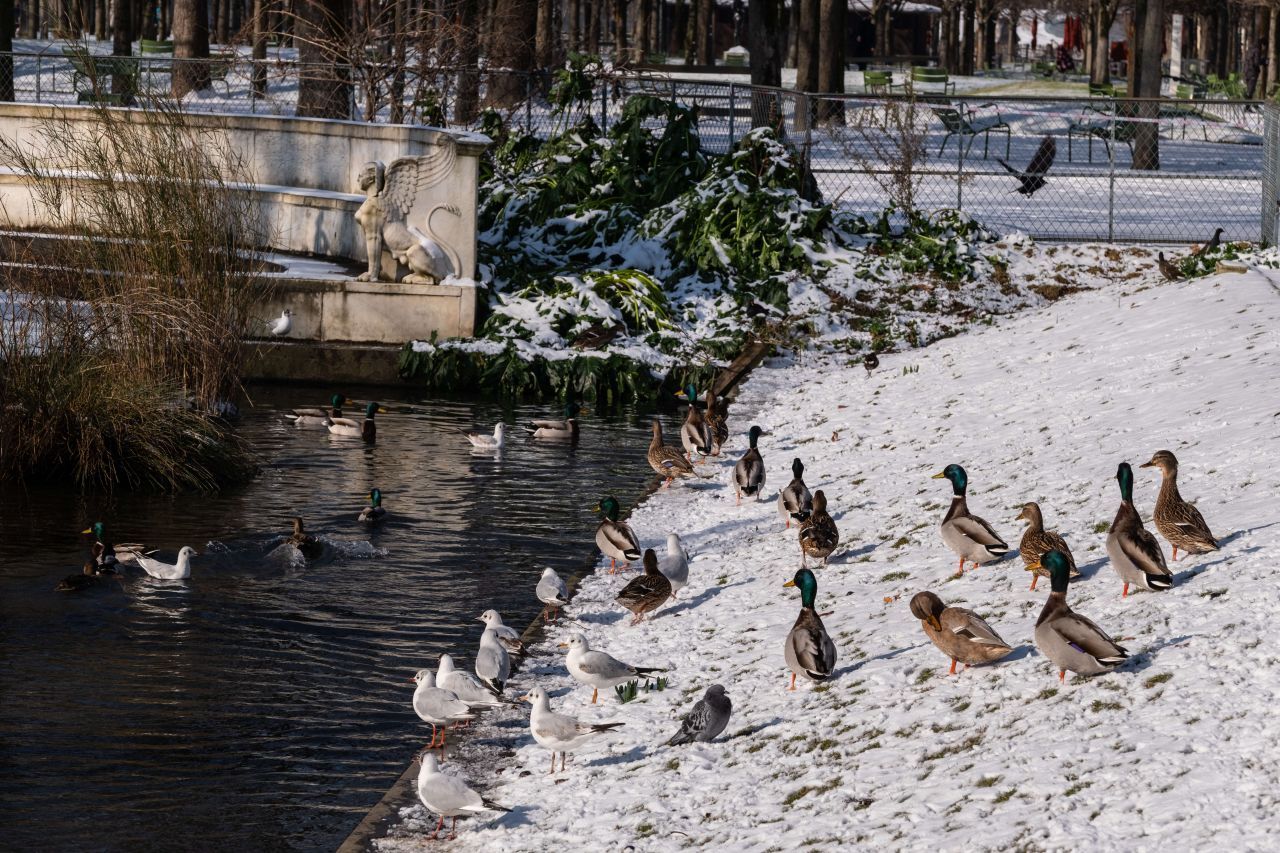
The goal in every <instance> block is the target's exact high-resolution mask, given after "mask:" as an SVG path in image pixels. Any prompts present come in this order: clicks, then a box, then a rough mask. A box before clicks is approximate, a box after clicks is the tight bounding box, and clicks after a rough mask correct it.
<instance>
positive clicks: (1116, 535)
mask: <svg viewBox="0 0 1280 853" xmlns="http://www.w3.org/2000/svg"><path fill="white" fill-rule="evenodd" d="M1116 480H1117V481H1118V482H1119V483H1120V509H1118V510H1117V511H1116V518H1115V521H1113V522H1111V531H1110V532H1109V533H1108V534H1107V556H1108V557H1110V558H1111V568H1113V569H1115V570H1116V574H1117V575H1119V576H1120V580H1121V582H1122V583H1124V589H1123V590H1122V591H1121V593H1120V597H1121V598H1124V597H1125V596H1127V595H1128V594H1129V585H1130V584H1133V585H1134V586H1137V587H1139V588H1141V589H1147V590H1151V591H1152V592H1159V591H1161V590H1166V589H1171V588H1172V587H1173V572H1171V571H1169V567H1168V566H1167V565H1165V562H1164V552H1163V551H1161V550H1160V543H1159V542H1157V541H1156V537H1155V536H1153V535H1152V534H1151V531H1149V530H1147V529H1146V528H1145V527H1143V526H1142V517H1141V516H1140V515H1138V510H1137V509H1136V508H1135V507H1134V505H1133V469H1132V468H1130V467H1129V463H1128V462H1121V463H1120V467H1119V468H1118V469H1117V470H1116Z"/></svg>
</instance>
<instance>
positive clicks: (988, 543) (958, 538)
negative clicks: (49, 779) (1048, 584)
mask: <svg viewBox="0 0 1280 853" xmlns="http://www.w3.org/2000/svg"><path fill="white" fill-rule="evenodd" d="M943 478H946V479H947V480H949V481H950V482H951V490H952V497H951V508H950V509H948V510H947V514H946V515H945V516H944V517H943V519H942V526H941V530H942V541H943V542H945V543H947V547H948V548H950V549H951V550H952V551H954V552H955V553H956V555H957V556H958V557H959V558H960V568H959V571H958V574H963V573H964V563H965V561H966V560H968V561H969V562H971V563H973V567H974V568H975V569H976V568H977V567H978V566H980V565H981V564H983V563H990V562H991V561H992V560H998V559H1000V558H1001V557H1003V556H1004V555H1005V554H1007V553H1009V546H1008V545H1007V544H1005V541H1004V540H1003V539H1001V538H1000V537H999V536H998V535H996V532H995V531H994V530H993V529H991V525H990V524H987V522H985V521H983V520H982V519H981V518H979V517H978V516H976V515H974V514H973V513H971V512H969V504H968V502H967V500H966V497H965V495H966V493H967V491H968V488H969V475H968V474H966V473H965V470H964V469H963V468H961V467H960V466H959V465H954V464H953V465H948V466H947V467H946V468H943V469H942V470H941V471H939V472H938V473H937V474H934V475H933V479H935V480H939V479H943Z"/></svg>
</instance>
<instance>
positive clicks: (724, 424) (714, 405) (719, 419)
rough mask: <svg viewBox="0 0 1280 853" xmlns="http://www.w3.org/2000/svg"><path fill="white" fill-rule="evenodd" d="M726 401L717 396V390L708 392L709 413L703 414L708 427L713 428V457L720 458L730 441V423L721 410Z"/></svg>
mask: <svg viewBox="0 0 1280 853" xmlns="http://www.w3.org/2000/svg"><path fill="white" fill-rule="evenodd" d="M723 403H724V401H723V400H721V399H720V398H719V397H717V396H716V393H715V390H714V389H713V390H711V391H708V392H707V411H706V412H705V413H703V418H705V419H706V422H707V426H709V427H711V455H712V456H719V455H720V450H721V448H723V447H724V444H725V442H727V441H728V440H729V421H728V419H727V418H726V417H725V416H724V410H723V409H722V408H721V406H722V405H723Z"/></svg>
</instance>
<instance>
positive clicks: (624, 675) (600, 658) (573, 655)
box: [560, 634, 666, 705]
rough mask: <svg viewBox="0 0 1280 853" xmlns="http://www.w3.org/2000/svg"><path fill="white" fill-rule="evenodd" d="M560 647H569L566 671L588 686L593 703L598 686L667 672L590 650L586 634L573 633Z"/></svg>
mask: <svg viewBox="0 0 1280 853" xmlns="http://www.w3.org/2000/svg"><path fill="white" fill-rule="evenodd" d="M560 648H562V649H563V648H567V649H568V650H569V654H568V655H566V656H565V667H566V668H567V669H568V670H569V674H570V675H572V676H573V678H574V680H575V681H578V682H580V683H582V684H585V685H587V686H588V687H590V688H591V704H592V705H594V704H595V703H596V698H597V697H598V696H599V694H600V691H601V690H608V689H609V688H610V687H617V686H618V685H619V684H626V683H627V682H628V681H631V680H633V679H637V678H645V677H646V676H648V675H649V673H651V672H666V670H665V669H662V668H661V667H656V666H632V665H631V664H628V663H623V662H622V661H620V660H618V659H617V658H615V657H614V656H613V655H611V654H607V653H605V652H601V651H596V650H593V649H592V648H591V646H590V645H588V643H587V638H586V637H584V636H582V635H581V634H574V635H573V636H572V637H570V638H569V642H567V643H561V644H560Z"/></svg>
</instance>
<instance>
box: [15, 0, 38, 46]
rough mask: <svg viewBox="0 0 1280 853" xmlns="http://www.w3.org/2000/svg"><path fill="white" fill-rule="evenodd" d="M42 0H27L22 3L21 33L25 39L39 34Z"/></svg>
mask: <svg viewBox="0 0 1280 853" xmlns="http://www.w3.org/2000/svg"><path fill="white" fill-rule="evenodd" d="M39 21H40V0H27V2H25V3H23V4H22V28H21V30H20V31H19V34H20V35H21V36H22V38H24V39H33V38H35V37H36V36H37V35H39V27H38V24H39Z"/></svg>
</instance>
